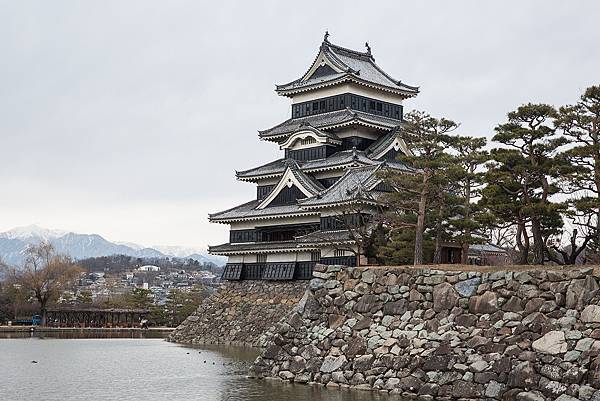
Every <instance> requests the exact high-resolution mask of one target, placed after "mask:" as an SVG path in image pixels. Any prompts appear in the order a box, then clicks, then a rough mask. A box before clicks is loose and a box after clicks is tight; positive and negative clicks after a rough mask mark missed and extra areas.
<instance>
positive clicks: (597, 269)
mask: <svg viewBox="0 0 600 401" xmlns="http://www.w3.org/2000/svg"><path fill="white" fill-rule="evenodd" d="M361 267H369V268H371V269H394V268H402V269H415V270H418V269H433V270H443V271H458V272H480V273H492V272H498V271H509V272H519V271H531V270H554V271H564V270H575V269H590V268H593V269H594V273H595V275H600V266H598V265H577V266H573V265H571V266H556V265H507V266H475V265H461V264H452V265H420V266H413V265H398V266H361Z"/></svg>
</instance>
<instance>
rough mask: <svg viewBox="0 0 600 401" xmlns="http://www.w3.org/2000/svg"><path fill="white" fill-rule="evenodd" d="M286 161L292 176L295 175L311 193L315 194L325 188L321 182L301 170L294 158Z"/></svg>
mask: <svg viewBox="0 0 600 401" xmlns="http://www.w3.org/2000/svg"><path fill="white" fill-rule="evenodd" d="M286 162H287V164H288V166H289V167H290V170H291V171H292V174H294V177H296V179H297V180H298V181H299V182H300V183H301V184H302V185H303V186H304V188H306V189H307V190H308V191H310V193H311V194H313V195H316V194H318V193H319V192H321V191H323V190H324V189H325V187H324V186H323V184H321V183H320V182H319V181H317V180H315V179H314V178H313V177H311V176H310V175H308V174H306V173H305V172H303V171H302V170H301V169H300V167H299V166H298V162H297V161H296V160H291V159H288V160H287V161H286Z"/></svg>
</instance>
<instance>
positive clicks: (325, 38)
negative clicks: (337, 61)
mask: <svg viewBox="0 0 600 401" xmlns="http://www.w3.org/2000/svg"><path fill="white" fill-rule="evenodd" d="M323 42H328V43H329V31H325V36H323Z"/></svg>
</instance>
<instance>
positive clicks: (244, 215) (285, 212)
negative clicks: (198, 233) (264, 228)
mask: <svg viewBox="0 0 600 401" xmlns="http://www.w3.org/2000/svg"><path fill="white" fill-rule="evenodd" d="M259 203H260V201H259V200H252V201H250V202H246V203H244V204H242V205H239V206H236V207H233V208H231V209H228V210H224V211H222V212H218V213H213V214H210V215H209V219H210V220H211V221H214V222H228V221H235V220H245V219H268V218H275V217H280V216H281V217H285V216H290V215H307V214H315V213H311V212H308V211H306V210H302V209H301V208H300V206H298V205H297V204H293V205H283V206H272V207H267V208H264V209H256V207H257V206H258V204H259Z"/></svg>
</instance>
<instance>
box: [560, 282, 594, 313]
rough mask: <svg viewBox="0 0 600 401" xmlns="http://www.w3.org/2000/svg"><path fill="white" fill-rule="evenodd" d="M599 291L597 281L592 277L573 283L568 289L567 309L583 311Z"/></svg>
mask: <svg viewBox="0 0 600 401" xmlns="http://www.w3.org/2000/svg"><path fill="white" fill-rule="evenodd" d="M599 291H600V287H599V286H598V283H597V282H596V279H595V278H594V277H592V276H587V277H586V278H585V279H579V280H573V281H571V284H570V285H569V287H568V288H567V297H566V303H567V304H566V305H567V308H569V309H578V310H581V309H583V308H584V307H585V306H586V305H587V304H588V303H589V302H590V301H591V299H592V298H594V296H596V294H598V292H599Z"/></svg>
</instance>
